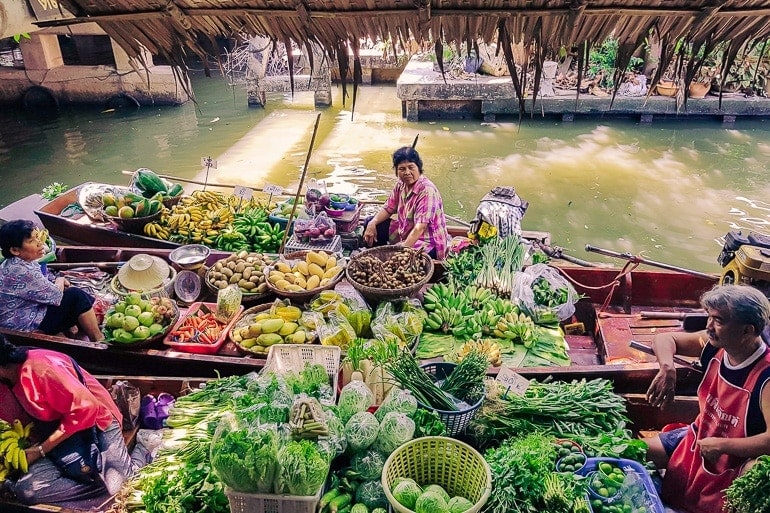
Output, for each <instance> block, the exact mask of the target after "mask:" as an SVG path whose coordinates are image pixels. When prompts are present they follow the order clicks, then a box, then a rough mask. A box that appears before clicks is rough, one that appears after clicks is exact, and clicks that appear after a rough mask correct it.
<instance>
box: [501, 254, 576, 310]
mask: <svg viewBox="0 0 770 513" xmlns="http://www.w3.org/2000/svg"><path fill="white" fill-rule="evenodd" d="M541 280H543V281H544V283H539V282H540V281H541ZM545 285H547V287H546V286H545ZM536 288H540V289H541V290H546V289H547V288H550V290H551V291H552V292H553V293H554V294H557V293H558V294H559V295H560V296H561V299H560V300H557V301H554V300H553V298H555V297H556V296H552V297H551V301H550V304H543V303H542V302H540V303H539V302H538V301H537V299H539V298H543V297H544V294H541V293H538V292H536ZM579 299H580V295H579V294H578V293H577V292H576V291H575V288H574V287H573V286H572V284H571V283H570V282H569V281H567V279H566V278H565V277H564V276H562V275H561V274H560V273H559V271H557V270H556V269H554V268H553V267H551V266H549V265H548V264H534V265H531V266H529V267H527V268H526V269H524V270H523V271H521V272H519V273H516V275H515V277H514V279H513V284H512V286H511V301H513V302H514V303H518V304H519V305H521V306H522V307H523V308H524V309H525V310H526V311H527V312H529V313H532V314H535V316H536V314H537V312H538V310H542V309H543V308H546V309H549V310H551V311H553V313H554V314H556V317H557V318H558V319H559V320H560V321H564V320H566V319H569V318H570V317H572V314H574V313H575V303H577V302H578V300H579Z"/></svg>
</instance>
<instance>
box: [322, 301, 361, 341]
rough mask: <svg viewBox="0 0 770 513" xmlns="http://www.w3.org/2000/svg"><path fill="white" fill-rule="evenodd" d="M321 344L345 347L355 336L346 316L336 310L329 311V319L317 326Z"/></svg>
mask: <svg viewBox="0 0 770 513" xmlns="http://www.w3.org/2000/svg"><path fill="white" fill-rule="evenodd" d="M317 331H318V338H319V340H320V341H321V345H324V346H339V347H340V348H342V349H347V347H348V344H350V343H351V342H352V341H353V340H355V338H356V331H355V330H354V329H353V326H351V325H350V323H349V322H348V320H347V318H346V317H345V316H344V315H342V314H340V313H339V312H338V311H336V310H335V311H332V312H329V319H328V320H327V321H326V322H324V323H322V324H321V325H320V326H318V328H317Z"/></svg>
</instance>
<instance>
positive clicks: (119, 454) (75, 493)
mask: <svg viewBox="0 0 770 513" xmlns="http://www.w3.org/2000/svg"><path fill="white" fill-rule="evenodd" d="M0 402H2V403H3V404H8V403H10V402H16V403H17V404H18V406H19V409H20V410H22V411H23V412H24V414H25V417H28V418H31V419H32V421H33V422H34V426H35V429H33V431H32V436H31V438H32V439H33V442H34V444H33V445H31V446H30V447H28V448H27V449H25V451H24V453H25V455H26V457H27V462H28V464H29V471H28V472H27V473H26V474H22V475H21V476H19V477H18V479H17V480H15V481H6V486H7V487H8V489H9V490H10V491H11V492H13V493H14V494H15V495H16V499H17V500H18V501H19V502H22V503H26V504H40V503H56V502H63V501H72V500H79V499H85V498H90V497H95V496H98V495H101V494H104V493H110V494H114V493H116V492H117V491H118V490H119V489H120V488H121V486H122V485H123V483H124V481H125V480H126V479H127V478H128V477H130V475H131V473H132V466H131V459H130V457H129V454H128V451H127V449H126V444H125V441H124V439H123V432H122V429H121V426H122V415H121V413H120V410H119V409H118V407H117V406H116V405H115V402H114V401H113V400H112V397H111V396H110V393H109V392H108V391H107V390H106V389H105V388H104V387H103V386H102V385H101V384H100V383H99V382H98V381H97V380H96V379H95V378H94V377H93V376H92V375H90V374H89V373H88V372H86V371H85V370H83V369H82V368H81V367H80V366H79V365H77V363H76V362H75V361H74V360H73V359H72V358H70V357H69V356H67V355H65V354H62V353H58V352H56V351H48V350H45V349H34V348H26V347H17V346H15V345H13V344H11V343H9V342H7V341H6V340H5V338H3V337H2V335H0ZM19 409H17V410H16V411H17V412H18V411H19ZM11 412H12V410H11V409H8V408H5V409H3V410H0V414H2V418H3V420H5V421H7V422H13V421H14V418H15V417H16V415H15V414H13V413H11ZM94 426H95V427H96V433H97V436H96V439H97V441H98V446H99V449H100V452H101V460H102V465H101V466H102V468H101V469H100V471H99V472H98V474H97V475H96V476H94V480H93V481H92V482H86V481H82V480H76V479H70V478H68V477H65V476H63V475H62V472H61V471H60V469H59V467H57V466H56V465H55V464H54V463H53V461H52V460H51V459H50V458H46V454H48V453H50V452H51V451H52V450H53V449H54V447H56V446H58V445H59V444H61V443H62V442H64V441H65V440H66V439H68V438H69V437H71V436H73V435H75V434H76V433H79V432H81V431H85V430H90V429H91V428H93V427H94Z"/></svg>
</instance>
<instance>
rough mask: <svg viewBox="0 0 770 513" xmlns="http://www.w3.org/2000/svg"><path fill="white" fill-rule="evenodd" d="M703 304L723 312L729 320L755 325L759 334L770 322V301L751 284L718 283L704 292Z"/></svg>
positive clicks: (706, 307)
mask: <svg viewBox="0 0 770 513" xmlns="http://www.w3.org/2000/svg"><path fill="white" fill-rule="evenodd" d="M700 303H701V306H703V308H705V309H707V310H708V309H713V310H717V311H719V312H722V313H723V314H724V315H726V316H727V317H728V320H735V321H737V322H739V323H741V324H750V325H752V326H754V330H755V332H756V334H757V335H759V334H760V333H762V331H763V330H764V329H765V326H766V325H767V324H768V322H770V301H768V299H767V297H765V295H764V294H763V293H762V292H761V291H760V290H758V289H756V288H754V287H752V286H750V285H717V286H715V287H714V288H713V289H711V290H709V291H708V292H706V293H704V294H703V296H701V299H700Z"/></svg>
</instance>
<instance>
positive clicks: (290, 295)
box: [265, 250, 345, 304]
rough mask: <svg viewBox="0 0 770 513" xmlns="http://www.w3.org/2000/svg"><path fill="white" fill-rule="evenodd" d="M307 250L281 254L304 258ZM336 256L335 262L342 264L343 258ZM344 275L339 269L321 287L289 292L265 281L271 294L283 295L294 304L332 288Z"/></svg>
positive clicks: (288, 256) (289, 257)
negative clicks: (335, 274)
mask: <svg viewBox="0 0 770 513" xmlns="http://www.w3.org/2000/svg"><path fill="white" fill-rule="evenodd" d="M308 251H310V250H302V251H294V252H292V253H286V254H284V255H283V259H284V260H305V256H306V255H307V254H308ZM335 257H336V258H337V262H338V263H339V264H340V265H343V266H344V263H345V262H344V260H343V259H342V257H341V255H338V254H337V255H335ZM274 267H275V266H271V267H269V269H273V268H274ZM344 277H345V273H344V272H343V271H340V272H339V273H337V276H335V277H334V278H332V279H331V280H329V283H327V284H326V285H324V286H323V287H316V288H314V289H310V290H303V291H300V292H289V291H287V290H281V289H279V288H277V287H276V286H275V285H273V284H272V283H270V280H266V281H265V283H266V284H267V288H268V289H270V290H271V291H272V292H273V294H275V295H276V296H278V297H283V298H287V299H291V301H292V302H293V303H294V304H302V303H306V302H308V301H310V300H311V299H312V298H313V297H314V296H315V295H316V294H318V293H319V292H321V291H324V290H329V289H333V288H334V287H335V286H336V285H337V284H338V283H339V282H340V281H342V278H344Z"/></svg>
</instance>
